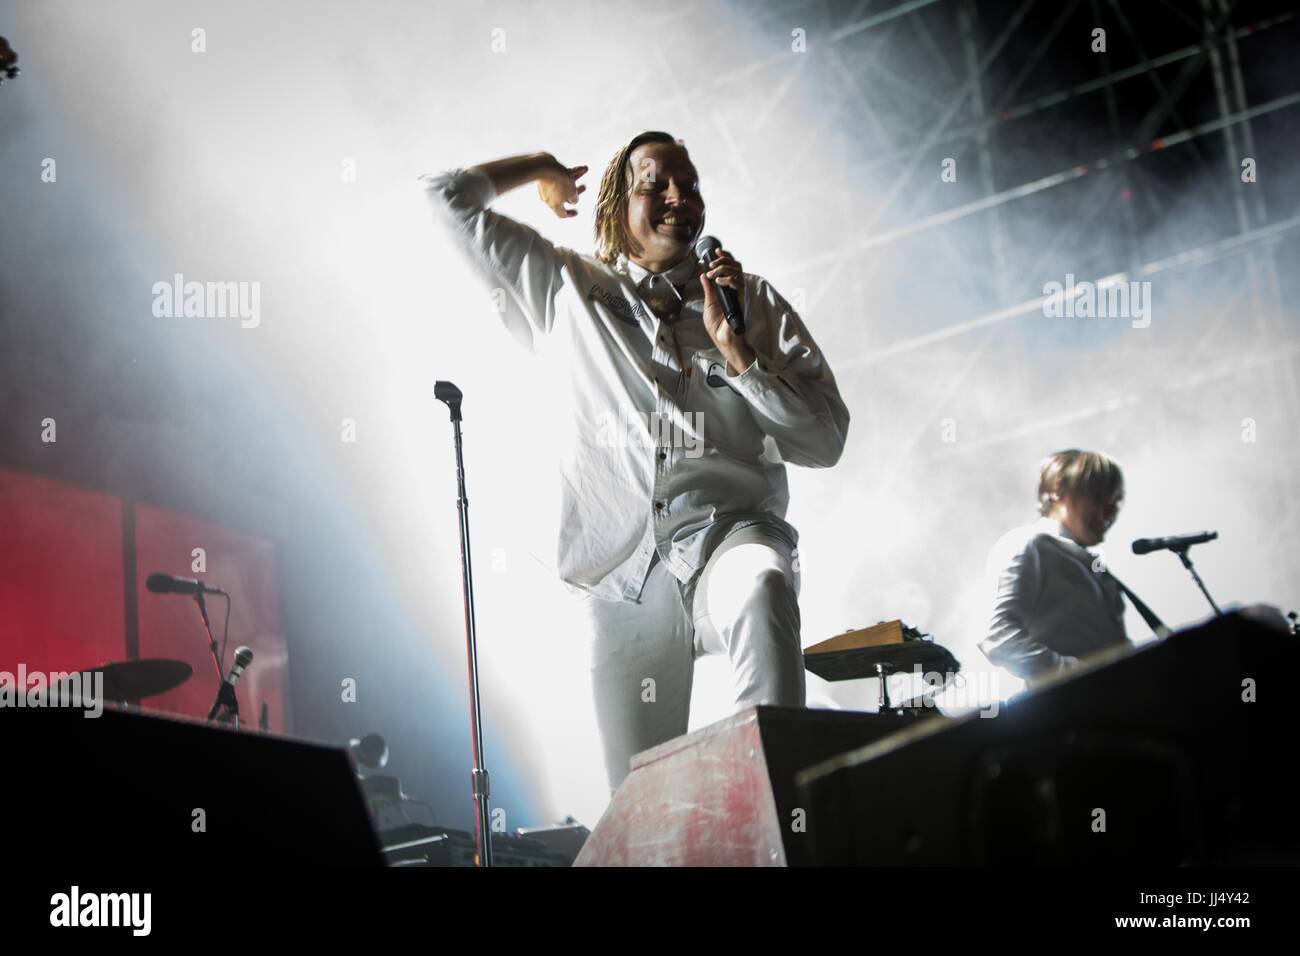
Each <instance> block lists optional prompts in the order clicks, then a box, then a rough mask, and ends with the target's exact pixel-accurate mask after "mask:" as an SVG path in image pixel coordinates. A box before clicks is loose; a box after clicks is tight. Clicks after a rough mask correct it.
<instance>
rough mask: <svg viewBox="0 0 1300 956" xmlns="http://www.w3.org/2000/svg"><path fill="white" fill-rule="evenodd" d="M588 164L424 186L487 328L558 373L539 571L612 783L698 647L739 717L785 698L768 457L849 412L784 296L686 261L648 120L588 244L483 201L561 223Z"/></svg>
mask: <svg viewBox="0 0 1300 956" xmlns="http://www.w3.org/2000/svg"><path fill="white" fill-rule="evenodd" d="M586 171H587V167H586V166H575V167H566V166H564V165H562V164H561V163H559V162H558V161H557V160H556V159H555V157H554V156H552V155H550V154H549V153H533V154H528V155H522V156H515V157H511V158H508V159H501V160H496V161H494V162H489V163H484V164H483V165H481V166H474V167H471V168H468V169H456V170H452V171H450V172H445V173H442V174H440V175H436V176H428V177H425V180H424V182H425V187H426V189H427V192H428V195H429V196H430V198H431V199H432V201H433V204H434V206H435V208H436V210H437V211H438V215H439V218H440V219H441V220H442V221H443V222H444V223H445V224H446V225H447V226H448V227H449V228H450V230H451V231H452V234H453V235H454V236H455V237H456V240H457V242H458V244H459V245H460V246H461V247H462V248H463V249H465V250H466V251H467V252H468V254H469V257H470V260H471V262H472V263H473V264H474V266H475V267H476V268H477V269H478V270H479V271H480V272H481V274H482V275H483V276H484V277H485V278H486V279H487V281H488V283H489V284H490V285H491V286H492V287H494V288H496V289H499V290H500V295H499V300H500V301H502V302H503V303H504V316H503V317H504V320H505V323H506V327H507V328H508V329H509V331H510V332H511V333H512V334H513V335H514V337H515V338H516V339H518V340H519V341H520V342H522V343H523V344H524V345H526V346H527V347H530V348H532V349H534V350H537V351H543V352H544V354H545V355H546V356H547V358H548V360H550V361H554V362H555V363H556V366H557V367H556V374H557V375H562V376H563V381H564V383H565V385H564V389H563V392H564V394H565V396H566V398H565V404H566V405H567V406H568V412H569V427H568V429H567V431H568V434H567V435H566V436H564V445H565V447H564V448H563V453H562V465H561V467H562V478H563V492H562V500H561V522H562V524H561V528H562V530H561V532H560V541H559V547H558V568H559V571H560V576H561V578H562V579H563V580H564V581H565V582H566V583H567V584H568V585H569V586H570V587H571V588H572V589H576V591H578V592H581V597H582V606H583V613H584V617H585V619H586V621H587V623H588V625H589V631H590V635H591V667H592V680H593V688H594V694H595V704H596V718H597V722H598V724H599V729H600V735H601V740H602V744H603V747H604V754H605V766H606V771H607V774H608V778H609V786H610V789H611V791H612V790H613V789H614V788H616V787H617V786H618V784H619V783H620V782H621V781H622V780H623V778H624V777H625V776H626V775H627V773H628V770H629V759H630V758H631V756H632V755H633V754H634V753H637V752H638V751H641V750H645V749H646V748H648V747H652V746H654V745H655V744H659V743H663V742H664V741H666V740H670V739H672V738H673V737H677V736H679V735H681V734H684V733H686V730H687V722H688V718H689V715H690V699H691V682H692V675H693V667H694V660H695V658H696V657H698V656H700V655H702V654H710V653H715V654H726V655H727V657H728V659H729V660H730V663H731V670H732V674H733V677H734V681H735V696H736V706H737V708H738V709H739V708H744V707H748V706H751V705H755V704H777V705H782V706H788V707H799V706H803V704H804V672H803V656H802V648H801V644H800V639H799V605H798V594H799V561H798V554H797V548H796V546H797V541H798V537H797V534H796V532H795V530H794V528H792V527H791V526H790V525H789V524H788V523H787V522H786V521H785V512H786V505H787V503H788V499H789V495H788V492H787V487H786V473H785V463H787V462H788V463H792V464H798V465H805V466H809V467H815V468H816V467H829V466H831V465H833V464H835V462H836V461H838V460H839V457H840V454H841V452H842V450H843V448H844V438H845V434H846V432H847V431H848V426H849V413H848V410H847V409H846V408H845V406H844V403H843V401H841V399H840V396H839V391H838V389H837V388H836V385H835V379H834V377H833V376H832V374H831V370H830V367H829V366H828V365H827V363H826V360H825V359H824V358H823V356H822V354H821V352H820V350H819V349H818V348H817V345H816V344H815V343H814V342H813V339H812V336H811V335H809V333H808V329H807V328H806V327H805V326H804V324H803V321H802V320H801V319H800V317H799V316H798V315H797V314H796V313H795V311H794V309H792V308H791V307H790V304H789V303H788V302H786V300H785V299H783V298H782V297H781V296H780V295H779V294H778V293H777V292H776V290H775V289H773V288H772V286H771V285H770V284H768V283H767V282H766V281H765V280H764V279H762V278H760V277H759V276H756V275H753V274H747V273H745V272H743V271H742V270H741V266H740V263H739V262H737V261H736V260H735V258H734V257H733V256H732V255H731V254H730V253H729V252H727V251H726V250H725V249H720V250H718V252H717V253H716V255H715V256H714V257H713V258H712V259H711V260H710V261H709V262H708V263H707V266H701V265H700V263H699V262H698V260H697V259H696V256H695V253H694V250H693V244H694V243H695V241H696V240H697V239H698V238H700V236H701V235H702V234H703V229H704V199H703V197H702V196H701V194H700V185H699V176H698V174H697V173H696V171H695V167H694V166H693V165H692V163H691V160H690V157H689V155H688V154H687V151H686V148H685V147H684V146H683V145H682V143H681V142H680V141H679V140H676V139H674V138H673V137H672V136H670V135H668V134H667V133H661V132H647V133H642V134H641V135H639V136H637V137H635V138H634V139H632V140H631V141H630V142H628V143H627V144H626V145H625V146H623V147H622V148H621V149H620V150H619V151H618V152H617V153H616V154H615V156H614V158H613V159H612V160H611V162H610V163H609V166H608V167H607V168H606V170H605V174H604V176H603V178H602V180H601V184H600V196H599V197H598V199H597V205H596V223H595V229H596V252H595V255H594V256H588V255H582V254H579V253H577V252H575V251H573V250H570V249H566V248H563V247H558V246H555V245H553V244H551V243H550V242H549V241H547V240H546V239H545V238H543V237H542V236H541V235H540V234H539V233H538V232H536V231H535V230H533V229H531V228H529V227H528V226H525V225H523V224H521V223H519V222H516V221H514V220H512V219H509V218H507V217H505V216H502V215H500V214H498V213H495V212H493V211H491V210H490V209H489V208H488V206H489V204H490V203H491V202H492V200H493V199H494V198H495V197H496V196H498V195H500V194H502V193H505V192H507V191H509V190H511V189H515V188H517V187H519V186H523V185H526V184H528V183H532V182H536V183H537V184H538V193H539V195H540V196H541V198H542V200H543V201H544V202H545V203H546V205H547V206H549V207H550V208H551V209H552V211H554V213H555V214H556V215H557V216H559V217H561V218H567V217H571V216H575V215H577V211H576V210H575V209H572V208H570V206H571V205H572V204H574V203H576V202H577V200H578V196H579V194H580V193H582V192H583V191H585V189H586V187H585V186H580V185H578V180H579V179H580V178H581V177H582V176H583V175H584V174H585V173H586ZM719 287H723V288H726V289H730V290H734V293H735V297H736V299H737V300H738V304H739V306H740V311H741V317H742V319H743V331H741V332H738V331H736V330H735V329H733V328H732V326H731V325H729V324H728V321H727V319H726V317H725V315H724V309H723V304H722V301H721V297H720V294H719Z"/></svg>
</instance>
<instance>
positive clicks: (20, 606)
mask: <svg viewBox="0 0 1300 956" xmlns="http://www.w3.org/2000/svg"><path fill="white" fill-rule="evenodd" d="M122 573H123V572H122V503H121V500H120V499H119V498H117V497H115V496H113V495H106V494H102V493H99V492H94V491H85V490H83V489H80V488H76V487H74V486H72V485H66V484H64V483H62V482H59V481H52V480H50V479H48V478H39V477H37V476H35V475H26V474H22V473H21V472H16V471H10V470H8V469H5V468H0V670H5V671H9V672H10V673H14V672H15V670H16V668H17V666H18V663H19V662H20V661H21V662H23V663H25V664H26V665H27V669H28V670H29V671H44V672H49V671H75V670H81V669H82V668H86V667H93V666H94V665H96V664H102V663H104V662H106V661H110V660H117V661H120V660H123V659H125V658H126V627H125V619H124V612H123V593H124V592H123V586H122Z"/></svg>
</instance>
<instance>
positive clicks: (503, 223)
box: [421, 153, 587, 348]
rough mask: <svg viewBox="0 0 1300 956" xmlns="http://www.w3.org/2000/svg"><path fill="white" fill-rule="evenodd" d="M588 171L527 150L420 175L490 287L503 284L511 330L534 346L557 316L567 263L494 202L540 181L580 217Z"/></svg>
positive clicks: (566, 213) (550, 199) (548, 194)
mask: <svg viewBox="0 0 1300 956" xmlns="http://www.w3.org/2000/svg"><path fill="white" fill-rule="evenodd" d="M586 171H587V167H585V166H574V167H566V166H564V165H562V164H561V163H560V162H559V161H558V160H557V159H556V158H555V157H554V156H552V155H551V154H550V153H527V154H525V155H521V156H511V157H509V158H507V159H498V160H493V161H492V162H488V163H482V164H480V165H478V166H471V167H469V168H464V169H452V170H448V171H446V172H443V173H438V174H436V175H433V174H431V175H426V176H423V177H421V181H422V183H423V184H424V188H425V192H426V194H427V195H428V197H429V199H430V201H431V202H432V203H433V205H434V208H435V210H436V211H437V214H438V217H439V219H440V220H441V221H442V222H443V223H444V225H446V226H447V227H448V228H449V229H450V230H451V232H452V234H453V236H454V237H455V239H456V241H457V243H458V244H459V245H460V247H461V248H462V249H463V250H464V251H465V252H466V254H467V255H468V257H469V259H470V262H471V263H472V264H473V266H474V267H475V268H476V269H477V270H478V272H479V274H480V276H481V277H482V278H483V279H484V280H485V281H486V282H487V284H488V287H489V288H491V289H493V290H500V296H501V299H500V302H501V305H502V306H503V315H502V319H503V320H504V322H505V324H506V328H507V329H509V331H510V333H511V334H512V335H513V336H514V337H515V338H516V339H517V340H518V341H520V342H521V343H522V344H524V345H525V346H526V347H528V348H532V347H533V344H534V341H535V339H536V337H538V336H544V335H546V334H548V333H549V332H550V330H551V327H552V325H553V324H554V322H555V296H556V293H557V292H558V291H559V288H560V282H561V279H560V270H561V266H562V261H561V258H560V255H559V254H558V253H557V251H556V248H555V246H554V245H552V244H551V242H550V241H549V240H547V239H546V238H545V237H543V236H542V235H541V234H540V233H538V232H537V230H535V229H533V228H531V227H529V226H526V225H524V224H523V223H520V222H516V221H515V220H513V219H511V218H509V217H508V216H503V215H501V214H500V213H496V212H492V211H491V210H489V209H488V206H489V205H490V204H491V203H492V200H494V199H495V198H496V197H497V196H499V195H501V194H502V193H506V192H509V191H510V190H512V189H516V188H518V187H519V186H523V185H526V184H528V183H532V182H536V183H537V188H538V194H539V195H540V196H541V199H542V201H543V202H545V203H546V205H547V206H549V207H550V208H551V209H552V210H553V211H554V212H555V214H556V215H557V216H559V217H560V218H562V219H566V218H570V217H572V216H576V215H577V210H576V209H570V208H569V206H568V204H571V203H576V202H577V200H578V196H579V195H580V194H581V193H582V192H584V191H585V190H586V188H587V187H586V186H579V185H578V183H577V181H578V179H579V177H581V176H582V175H583V174H584V173H585V172H586Z"/></svg>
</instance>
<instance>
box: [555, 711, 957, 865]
mask: <svg viewBox="0 0 1300 956" xmlns="http://www.w3.org/2000/svg"><path fill="white" fill-rule="evenodd" d="M944 719H945V718H943V717H939V716H935V717H926V718H917V717H900V716H895V715H892V714H887V715H876V714H860V713H846V712H843V711H831V710H799V709H795V708H787V707H751V708H749V709H748V710H743V711H741V712H740V713H738V714H735V715H733V716H731V717H729V718H727V719H726V720H722V721H719V722H718V723H716V724H712V725H710V726H708V727H705V728H703V729H702V730H698V731H696V732H695V733H692V734H686V735H685V736H682V737H678V738H677V739H676V740H670V741H668V742H667V743H665V744H661V745H660V746H658V747H654V748H651V749H650V750H646V751H643V752H642V753H639V754H637V755H636V756H634V757H633V758H632V771H631V773H630V774H629V775H628V776H627V778H626V779H625V780H624V781H623V784H622V785H621V786H620V787H619V788H618V791H617V792H616V793H615V794H614V797H613V799H612V800H611V801H610V804H609V807H608V808H607V809H606V810H605V813H604V815H602V816H601V818H600V820H599V822H597V824H596V826H595V828H594V829H593V830H592V831H591V836H590V837H588V838H587V842H586V844H585V845H584V846H583V848H582V852H581V853H579V854H578V858H577V860H576V861H575V862H574V865H575V866H787V865H797V864H799V863H801V862H803V859H804V856H805V854H806V851H807V833H806V827H805V819H804V816H805V815H804V813H803V811H802V809H801V808H800V807H799V806H798V804H797V803H796V800H795V792H794V774H795V771H797V770H799V769H801V768H803V767H806V766H808V765H810V764H812V763H815V762H816V761H818V760H820V759H822V758H824V757H827V756H830V755H831V754H835V753H840V752H842V751H844V750H846V749H849V748H852V747H856V746H861V745H863V744H866V743H869V742H871V741H873V740H879V739H880V738H882V737H885V736H886V735H888V734H891V733H894V732H896V731H898V730H900V729H902V728H904V727H910V726H913V725H914V724H916V723H917V722H918V720H921V721H929V720H936V721H940V722H942V721H943V720H944Z"/></svg>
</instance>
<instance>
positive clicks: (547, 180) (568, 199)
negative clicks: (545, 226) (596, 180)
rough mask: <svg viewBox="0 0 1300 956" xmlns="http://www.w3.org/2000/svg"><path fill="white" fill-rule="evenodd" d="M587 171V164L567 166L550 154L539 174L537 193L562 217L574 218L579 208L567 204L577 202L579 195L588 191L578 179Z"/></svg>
mask: <svg viewBox="0 0 1300 956" xmlns="http://www.w3.org/2000/svg"><path fill="white" fill-rule="evenodd" d="M586 172H587V167H586V166H572V167H570V166H565V165H563V164H562V163H561V162H560V161H559V160H558V159H556V158H555V157H554V156H550V155H549V154H548V155H547V159H546V161H544V162H543V166H542V169H541V171H540V172H538V174H537V194H538V195H539V196H541V197H542V202H544V203H546V205H548V206H550V207H551V211H552V212H554V213H555V214H556V215H557V216H559V217H560V218H561V219H572V218H573V217H574V216H576V215H577V214H578V210H576V209H569V208H568V206H566V205H565V204H566V203H576V202H577V201H578V197H579V196H580V195H582V194H583V193H584V192H586V191H587V187H586V186H579V185H578V180H579V179H581V178H582V177H583V175H585V174H586Z"/></svg>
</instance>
